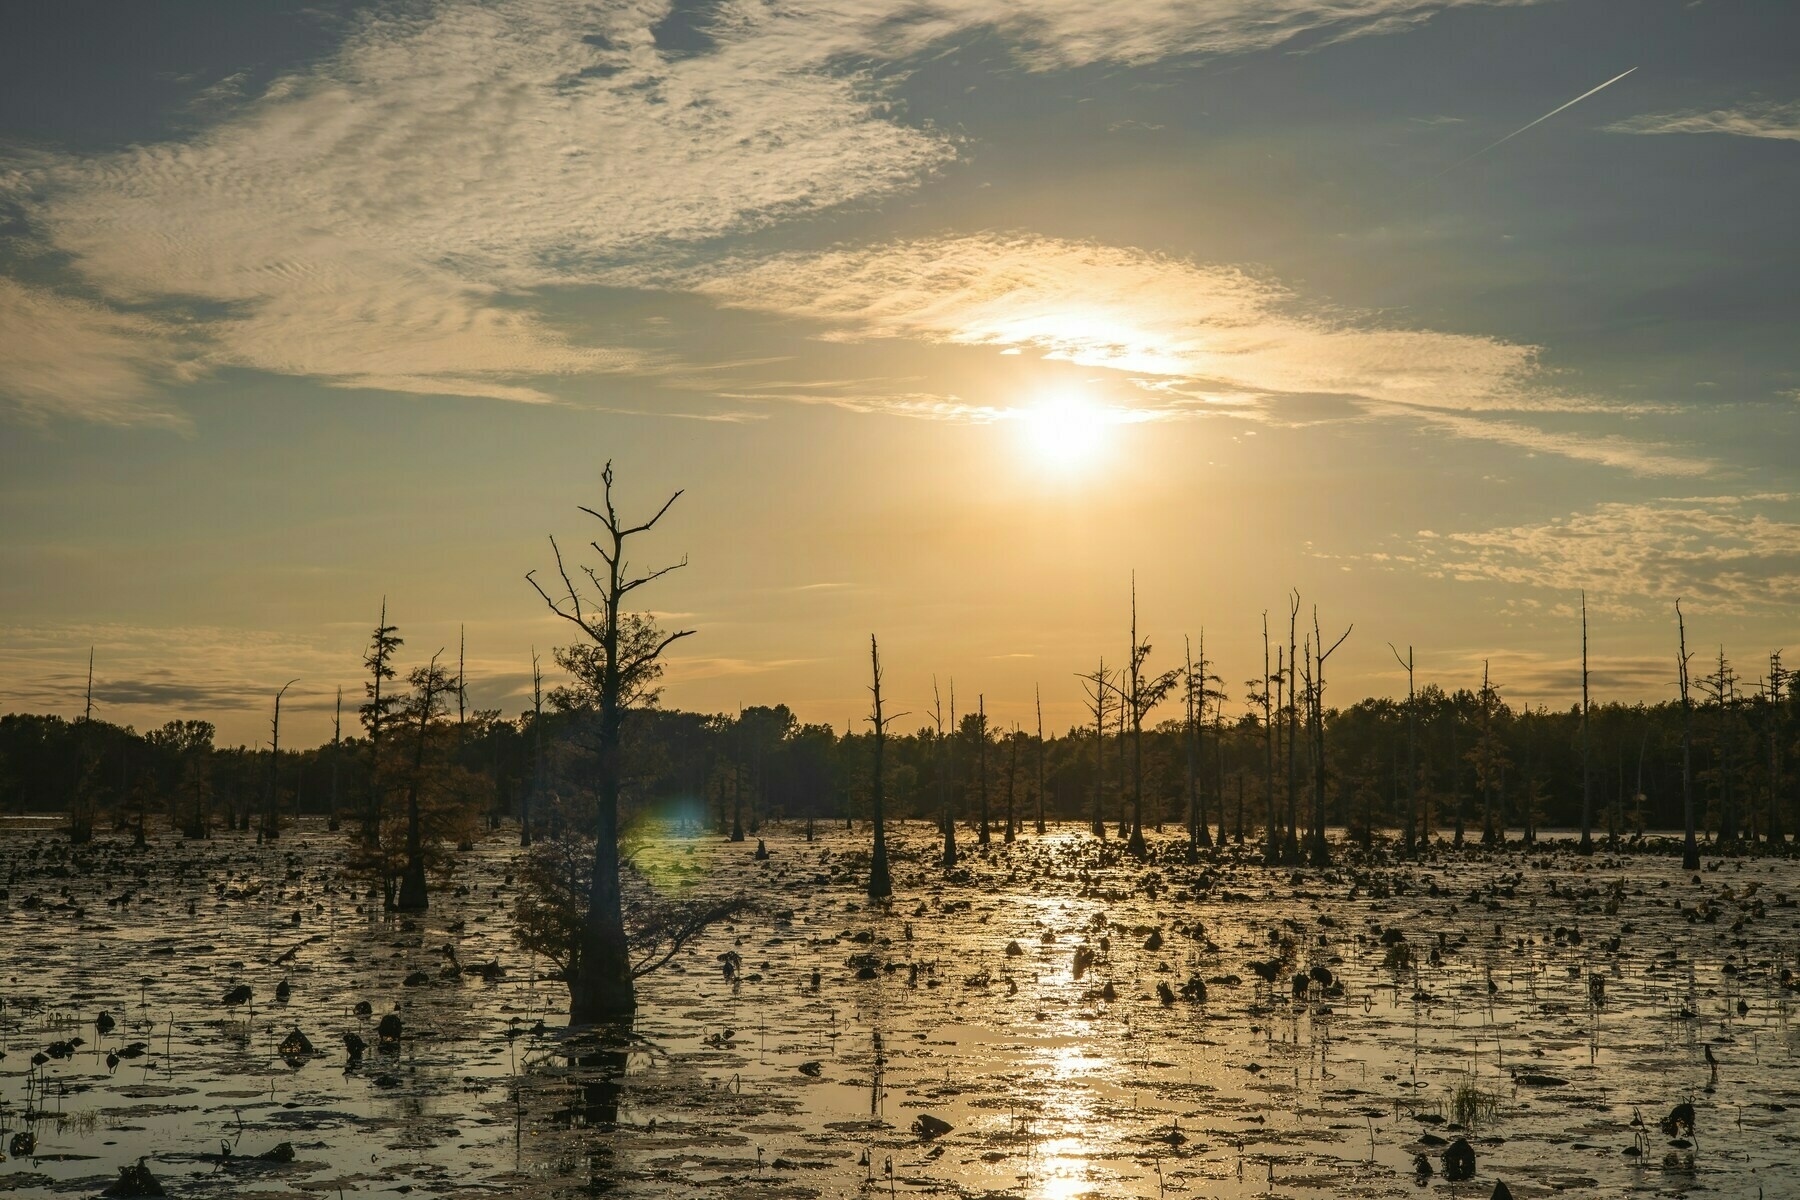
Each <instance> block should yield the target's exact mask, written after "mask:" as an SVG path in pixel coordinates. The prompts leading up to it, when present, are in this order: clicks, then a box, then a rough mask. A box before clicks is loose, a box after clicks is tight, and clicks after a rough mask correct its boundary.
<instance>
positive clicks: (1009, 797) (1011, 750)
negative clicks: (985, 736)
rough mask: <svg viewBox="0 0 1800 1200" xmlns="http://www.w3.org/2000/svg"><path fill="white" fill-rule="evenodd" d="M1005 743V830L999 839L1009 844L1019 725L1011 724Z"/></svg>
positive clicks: (1017, 761) (1011, 833)
mask: <svg viewBox="0 0 1800 1200" xmlns="http://www.w3.org/2000/svg"><path fill="white" fill-rule="evenodd" d="M1007 743H1008V745H1007V750H1008V754H1007V759H1006V832H1005V833H1004V834H1003V835H1002V837H1001V840H1002V841H1004V842H1005V843H1006V844H1007V845H1009V846H1010V845H1012V843H1013V831H1014V827H1015V822H1014V820H1013V790H1014V787H1015V785H1016V783H1017V781H1018V778H1019V727H1018V726H1017V725H1014V726H1013V731H1012V736H1011V737H1010V738H1008V739H1007Z"/></svg>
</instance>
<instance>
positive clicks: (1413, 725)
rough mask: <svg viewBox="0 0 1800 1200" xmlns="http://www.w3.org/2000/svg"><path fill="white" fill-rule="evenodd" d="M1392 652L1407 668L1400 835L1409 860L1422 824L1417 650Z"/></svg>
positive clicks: (1391, 646) (1401, 847)
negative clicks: (1415, 669) (1402, 653)
mask: <svg viewBox="0 0 1800 1200" xmlns="http://www.w3.org/2000/svg"><path fill="white" fill-rule="evenodd" d="M1388 649H1389V650H1393V652H1394V661H1395V662H1397V663H1399V664H1400V665H1401V666H1403V667H1405V668H1406V793H1405V794H1406V803H1405V806H1404V811H1403V813H1402V814H1401V820H1402V822H1403V825H1402V829H1401V834H1400V851H1401V853H1402V854H1403V855H1405V856H1406V857H1408V858H1411V857H1412V852H1413V830H1414V829H1415V827H1416V826H1417V823H1418V813H1417V811H1416V809H1417V807H1418V800H1419V760H1418V749H1417V747H1418V709H1419V703H1418V696H1417V694H1416V693H1415V692H1414V691H1413V648H1412V647H1411V646H1408V647H1407V648H1406V657H1405V658H1401V657H1400V651H1399V650H1396V649H1395V648H1394V643H1392V642H1389V643H1388Z"/></svg>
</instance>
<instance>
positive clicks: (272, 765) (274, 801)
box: [256, 679, 300, 843]
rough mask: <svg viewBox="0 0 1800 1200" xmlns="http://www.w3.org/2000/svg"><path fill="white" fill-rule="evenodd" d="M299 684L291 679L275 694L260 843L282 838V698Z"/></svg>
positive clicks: (258, 826)
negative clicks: (266, 789)
mask: <svg viewBox="0 0 1800 1200" xmlns="http://www.w3.org/2000/svg"><path fill="white" fill-rule="evenodd" d="M299 682H300V681H299V680H298V679H290V680H288V681H287V682H286V683H284V684H282V685H281V690H280V691H278V692H276V693H275V716H274V719H273V720H272V721H270V723H269V801H268V804H267V805H266V806H265V807H264V808H263V816H262V821H261V822H260V823H259V824H258V825H257V827H256V840H257V842H258V843H261V842H262V841H263V839H264V838H267V839H269V840H271V841H273V840H274V839H275V838H278V837H280V836H281V791H280V788H281V698H282V697H283V696H285V695H286V694H287V690H288V689H289V688H291V687H293V686H294V685H295V684H296V683H299Z"/></svg>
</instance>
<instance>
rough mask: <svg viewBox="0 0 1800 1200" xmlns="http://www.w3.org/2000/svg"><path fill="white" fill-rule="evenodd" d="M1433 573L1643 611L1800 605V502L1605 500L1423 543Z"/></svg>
mask: <svg viewBox="0 0 1800 1200" xmlns="http://www.w3.org/2000/svg"><path fill="white" fill-rule="evenodd" d="M1422 553H1423V554H1424V555H1425V557H1424V559H1423V560H1422V561H1423V562H1425V563H1426V564H1427V565H1428V566H1429V567H1430V568H1432V569H1433V570H1434V571H1435V573H1436V574H1438V575H1440V576H1448V577H1451V578H1456V579H1487V580H1494V581H1497V582H1501V583H1509V584H1518V585H1523V586H1526V587H1532V588H1541V589H1545V590H1550V591H1558V592H1563V593H1568V592H1572V591H1574V590H1575V589H1578V588H1583V587H1585V588H1586V589H1587V590H1588V596H1589V605H1590V607H1596V608H1602V609H1613V610H1615V611H1623V612H1636V611H1641V610H1642V609H1644V608H1645V607H1646V606H1647V605H1649V604H1650V603H1651V602H1654V603H1655V604H1664V603H1671V602H1673V601H1674V600H1675V599H1676V598H1677V597H1680V596H1686V597H1688V598H1690V599H1691V600H1692V601H1693V602H1694V605H1695V607H1696V608H1704V609H1706V610H1708V611H1712V612H1720V613H1745V612H1758V611H1780V610H1784V609H1785V610H1788V611H1791V610H1792V608H1793V606H1794V605H1795V604H1796V603H1800V496H1793V495H1787V494H1766V495H1755V496H1741V497H1740V496H1717V497H1686V498H1671V499H1664V500H1654V501H1647V502H1617V503H1608V504H1601V505H1599V506H1598V507H1596V508H1594V509H1593V510H1592V511H1589V512H1583V513H1574V514H1571V515H1570V516H1568V517H1564V518H1558V519H1556V520H1552V521H1546V522H1542V523H1539V524H1530V525H1518V526H1513V527H1511V528H1501V529H1491V530H1485V531H1480V532H1474V533H1453V534H1445V535H1443V536H1441V537H1438V538H1435V539H1432V541H1431V542H1430V543H1429V545H1427V546H1425V547H1424V549H1423V551H1422Z"/></svg>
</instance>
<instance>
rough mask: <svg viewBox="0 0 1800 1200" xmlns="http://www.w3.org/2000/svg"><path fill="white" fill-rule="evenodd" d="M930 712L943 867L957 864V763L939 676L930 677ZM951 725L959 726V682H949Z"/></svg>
mask: <svg viewBox="0 0 1800 1200" xmlns="http://www.w3.org/2000/svg"><path fill="white" fill-rule="evenodd" d="M931 715H932V717H933V718H934V719H935V720H936V722H937V776H938V813H939V818H940V820H941V821H942V822H943V834H944V852H943V854H942V855H940V856H939V859H938V861H939V862H940V863H941V864H942V865H943V868H944V870H946V871H949V870H952V869H954V868H955V866H956V810H955V809H954V808H953V807H951V803H950V795H951V792H950V772H951V770H952V768H953V766H954V764H953V761H952V759H951V756H950V743H947V742H946V741H945V740H944V698H943V696H941V695H940V694H939V693H938V685H937V676H936V675H933V676H932V677H931ZM950 728H951V729H955V728H956V681H955V680H954V679H952V680H951V681H950Z"/></svg>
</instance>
